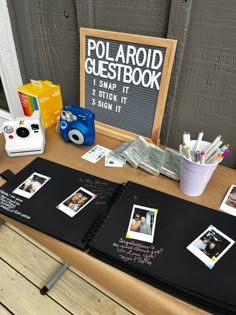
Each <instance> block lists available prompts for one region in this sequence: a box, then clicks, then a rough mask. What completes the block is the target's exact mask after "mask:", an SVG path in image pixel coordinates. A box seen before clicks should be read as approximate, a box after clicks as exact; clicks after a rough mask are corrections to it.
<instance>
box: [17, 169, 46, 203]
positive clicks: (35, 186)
mask: <svg viewBox="0 0 236 315" xmlns="http://www.w3.org/2000/svg"><path fill="white" fill-rule="evenodd" d="M49 179H50V177H48V176H45V175H42V174H39V173H36V172H35V173H33V174H32V175H30V176H29V177H28V178H27V179H26V180H25V181H24V182H23V183H22V184H20V185H19V186H18V187H17V188H16V189H14V190H13V193H14V194H17V195H20V196H22V197H25V198H27V199H30V198H31V197H32V196H33V195H34V194H35V193H36V192H38V191H39V189H41V188H42V187H43V186H44V185H45V184H46V183H47V182H48V181H49Z"/></svg>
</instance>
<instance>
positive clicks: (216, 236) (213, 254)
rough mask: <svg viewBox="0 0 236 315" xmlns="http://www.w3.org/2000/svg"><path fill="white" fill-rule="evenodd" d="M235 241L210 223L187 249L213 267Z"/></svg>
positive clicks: (209, 266)
mask: <svg viewBox="0 0 236 315" xmlns="http://www.w3.org/2000/svg"><path fill="white" fill-rule="evenodd" d="M234 243H235V241H233V240H232V239H231V238H230V237H228V236H227V235H225V234H224V233H222V232H221V231H219V230H218V229H217V228H216V227H214V226H213V225H210V226H209V227H208V228H207V229H206V230H205V231H204V232H203V233H202V234H201V235H200V236H198V237H197V238H196V239H195V240H194V241H193V242H192V243H191V244H190V245H188V246H187V249H188V250H189V251H190V252H191V253H192V254H194V255H195V256H196V257H198V258H199V259H200V260H201V261H202V262H203V263H204V264H205V265H206V266H207V267H208V268H210V269H212V268H213V267H214V266H215V264H216V263H217V261H218V260H220V259H221V257H222V256H223V255H224V254H225V253H226V252H227V251H228V250H229V249H230V247H231V246H233V244H234Z"/></svg>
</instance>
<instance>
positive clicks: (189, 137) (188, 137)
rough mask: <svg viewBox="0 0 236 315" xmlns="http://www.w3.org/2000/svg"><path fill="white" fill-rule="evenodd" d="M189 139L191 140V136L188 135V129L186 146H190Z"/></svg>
mask: <svg viewBox="0 0 236 315" xmlns="http://www.w3.org/2000/svg"><path fill="white" fill-rule="evenodd" d="M190 141H191V136H190V133H189V131H187V142H186V145H187V146H190Z"/></svg>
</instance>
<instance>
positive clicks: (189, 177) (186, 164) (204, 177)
mask: <svg viewBox="0 0 236 315" xmlns="http://www.w3.org/2000/svg"><path fill="white" fill-rule="evenodd" d="M195 143H196V140H192V141H191V148H193V147H194V144H195ZM210 145H211V143H209V142H206V141H201V145H200V147H199V151H206V150H207V148H208V147H209V146H210ZM221 161H222V159H220V160H219V161H217V162H215V163H212V164H199V163H195V162H193V161H190V160H189V159H187V158H186V157H185V156H184V155H183V154H182V153H181V168H180V190H181V191H182V192H183V193H184V194H186V195H188V196H192V197H197V196H200V195H201V194H202V193H203V192H204V189H205V188H206V186H207V184H208V182H209V180H210V179H211V176H212V174H213V173H214V171H215V169H216V167H217V166H218V164H219V163H220V162H221Z"/></svg>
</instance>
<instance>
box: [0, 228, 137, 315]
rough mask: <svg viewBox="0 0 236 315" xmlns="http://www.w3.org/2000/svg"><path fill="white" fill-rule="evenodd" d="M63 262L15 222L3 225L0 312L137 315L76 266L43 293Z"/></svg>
mask: <svg viewBox="0 0 236 315" xmlns="http://www.w3.org/2000/svg"><path fill="white" fill-rule="evenodd" d="M62 263H63V261H62V260H61V259H60V258H59V257H57V256H56V255H54V254H53V253H52V252H50V251H48V250H47V249H46V248H45V247H43V246H41V245H40V244H38V243H37V242H35V241H33V240H32V239H31V238H29V237H28V236H27V235H25V234H24V233H22V232H21V231H19V230H18V229H17V228H15V227H14V226H13V225H11V224H9V223H4V224H2V225H0V314H1V315H9V314H16V315H28V314H29V315H34V314H35V315H38V314H39V315H47V314H50V315H54V314H55V315H60V314H63V315H65V314H79V315H83V314H86V315H88V314H92V315H93V314H104V315H109V314H119V315H131V314H138V313H136V312H135V311H134V310H131V308H129V307H128V306H127V305H121V302H120V301H117V300H115V299H114V297H110V296H108V295H107V294H105V293H104V292H102V291H101V290H99V289H97V288H96V287H95V285H94V284H93V283H90V282H89V280H88V279H86V277H84V276H83V275H81V273H80V272H79V271H78V270H77V269H75V268H73V267H70V268H69V269H67V270H66V272H65V273H64V274H63V276H62V277H61V278H60V279H59V280H58V281H57V282H56V284H55V285H54V286H53V287H52V288H51V289H50V290H49V291H48V293H47V295H41V294H40V292H39V290H40V288H42V287H43V286H44V285H45V284H46V283H47V281H48V280H49V279H50V277H51V276H52V275H53V274H54V273H55V272H56V271H57V270H58V268H59V267H60V265H61V264H62ZM128 308H129V309H128Z"/></svg>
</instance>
